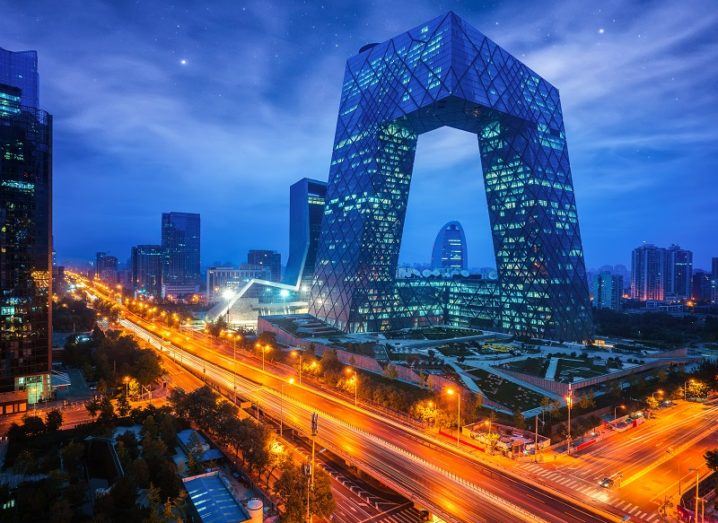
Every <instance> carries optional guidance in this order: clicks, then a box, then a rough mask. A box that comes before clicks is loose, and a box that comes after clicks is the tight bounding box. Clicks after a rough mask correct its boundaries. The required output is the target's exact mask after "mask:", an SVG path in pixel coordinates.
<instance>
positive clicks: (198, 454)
mask: <svg viewBox="0 0 718 523" xmlns="http://www.w3.org/2000/svg"><path fill="white" fill-rule="evenodd" d="M188 450H189V455H188V456H187V458H188V461H187V467H188V468H189V471H190V473H191V474H199V473H200V472H202V463H203V458H204V446H203V445H202V441H201V440H200V439H199V436H198V435H197V433H196V432H192V434H191V435H190V437H189V445H188Z"/></svg>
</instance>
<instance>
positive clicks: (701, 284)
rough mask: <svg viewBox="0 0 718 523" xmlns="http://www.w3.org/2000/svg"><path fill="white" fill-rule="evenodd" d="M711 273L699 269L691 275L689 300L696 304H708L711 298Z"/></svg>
mask: <svg viewBox="0 0 718 523" xmlns="http://www.w3.org/2000/svg"><path fill="white" fill-rule="evenodd" d="M712 283H713V282H712V278H711V273H710V272H706V271H702V270H700V269H698V270H696V271H695V272H694V273H693V285H692V289H691V299H692V300H693V301H694V302H696V303H710V301H711V297H712V296H713V286H712Z"/></svg>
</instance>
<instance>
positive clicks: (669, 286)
mask: <svg viewBox="0 0 718 523" xmlns="http://www.w3.org/2000/svg"><path fill="white" fill-rule="evenodd" d="M692 278H693V253H692V252H691V251H688V250H686V249H681V248H680V247H679V246H678V245H671V246H670V247H669V248H668V249H666V280H665V289H664V293H665V299H666V300H671V301H681V300H687V299H689V298H690V297H691V286H692V281H693V280H692Z"/></svg>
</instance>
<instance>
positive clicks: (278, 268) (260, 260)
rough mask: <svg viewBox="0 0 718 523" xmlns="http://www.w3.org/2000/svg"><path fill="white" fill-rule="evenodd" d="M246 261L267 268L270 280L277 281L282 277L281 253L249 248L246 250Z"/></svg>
mask: <svg viewBox="0 0 718 523" xmlns="http://www.w3.org/2000/svg"><path fill="white" fill-rule="evenodd" d="M247 263H248V264H250V265H257V266H259V267H266V268H267V269H269V274H270V279H271V281H274V282H279V281H281V279H282V255H281V254H280V253H278V252H276V251H267V250H261V249H253V250H250V251H249V252H247Z"/></svg>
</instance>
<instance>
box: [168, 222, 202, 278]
mask: <svg viewBox="0 0 718 523" xmlns="http://www.w3.org/2000/svg"><path fill="white" fill-rule="evenodd" d="M199 243H200V219H199V214H194V213H188V212H166V213H162V249H163V250H164V254H165V259H164V267H163V273H162V283H163V284H164V285H170V286H178V285H199V281H200V273H199V248H200V245H199Z"/></svg>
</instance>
